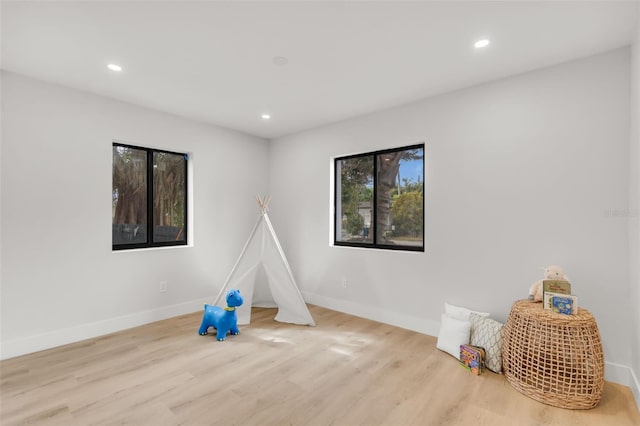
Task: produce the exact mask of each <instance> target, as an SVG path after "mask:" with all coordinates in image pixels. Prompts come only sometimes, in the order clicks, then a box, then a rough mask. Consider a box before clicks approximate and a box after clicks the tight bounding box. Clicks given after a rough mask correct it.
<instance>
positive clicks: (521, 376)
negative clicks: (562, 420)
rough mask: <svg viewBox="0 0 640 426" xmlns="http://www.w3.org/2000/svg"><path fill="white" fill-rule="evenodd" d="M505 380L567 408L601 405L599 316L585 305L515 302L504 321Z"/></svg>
mask: <svg viewBox="0 0 640 426" xmlns="http://www.w3.org/2000/svg"><path fill="white" fill-rule="evenodd" d="M503 333H504V334H503V345H502V358H503V368H504V374H505V377H506V379H507V381H508V382H509V383H510V384H511V386H513V387H514V388H515V389H516V390H518V391H520V392H521V393H523V394H524V395H527V396H528V397H530V398H533V399H535V400H536V401H539V402H542V403H544V404H548V405H553V406H555V407H561V408H569V409H588V408H593V407H595V406H596V405H598V402H600V399H601V398H602V388H603V386H604V355H603V353H602V342H601V340H600V332H599V331H598V325H597V324H596V321H595V319H594V318H593V316H592V315H591V313H590V312H589V311H587V310H586V309H581V308H579V309H578V314H577V315H562V314H558V313H555V312H552V311H550V310H545V309H543V308H542V303H540V302H538V303H536V302H532V301H529V300H519V301H517V302H515V303H514V304H513V306H512V308H511V312H510V313H509V318H508V320H507V323H506V324H505V327H504V332H503Z"/></svg>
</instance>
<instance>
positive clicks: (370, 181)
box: [335, 145, 424, 251]
mask: <svg viewBox="0 0 640 426" xmlns="http://www.w3.org/2000/svg"><path fill="white" fill-rule="evenodd" d="M335 173H336V177H335V184H336V187H335V195H336V203H335V204H336V205H335V244H336V245H347V246H358V247H371V248H386V249H400V250H414V251H423V250H424V145H414V146H409V147H403V148H398V149H390V150H385V151H378V152H373V153H366V154H359V155H352V156H348V157H341V158H336V160H335Z"/></svg>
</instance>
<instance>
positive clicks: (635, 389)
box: [604, 361, 640, 410]
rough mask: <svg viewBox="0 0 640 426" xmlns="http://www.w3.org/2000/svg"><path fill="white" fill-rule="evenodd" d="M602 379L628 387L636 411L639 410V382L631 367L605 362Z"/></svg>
mask: <svg viewBox="0 0 640 426" xmlns="http://www.w3.org/2000/svg"><path fill="white" fill-rule="evenodd" d="M604 378H605V380H608V381H610V382H613V383H618V384H620V385H623V386H628V387H629V389H631V393H633V397H634V398H635V399H636V405H637V406H638V410H640V381H638V376H636V374H635V372H634V371H633V369H632V368H631V367H628V366H626V365H622V364H616V363H615V362H607V361H605V363H604Z"/></svg>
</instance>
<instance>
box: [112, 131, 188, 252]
mask: <svg viewBox="0 0 640 426" xmlns="http://www.w3.org/2000/svg"><path fill="white" fill-rule="evenodd" d="M187 161H188V156H187V155H186V154H180V153H176V152H168V151H160V150H155V149H149V148H141V147H137V146H130V145H123V144H119V143H114V144H113V186H112V196H113V199H112V209H111V219H112V220H111V222H112V228H113V234H112V246H113V250H123V249H133V248H145V247H165V246H179V245H186V244H187Z"/></svg>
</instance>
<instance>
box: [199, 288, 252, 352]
mask: <svg viewBox="0 0 640 426" xmlns="http://www.w3.org/2000/svg"><path fill="white" fill-rule="evenodd" d="M243 302H244V299H243V298H242V295H241V294H240V290H231V291H229V292H228V293H227V307H226V308H224V309H222V308H221V307H219V306H211V305H207V304H205V305H204V315H203V316H202V324H200V329H199V330H198V334H200V335H201V336H204V335H205V334H207V330H208V329H209V327H213V328H215V329H216V330H217V333H216V338H217V339H218V341H220V342H222V341H223V340H224V339H226V338H227V333H229V332H230V333H231V334H234V335H235V334H240V330H239V329H238V316H237V315H236V308H237V307H238V306H241V305H242V303H243Z"/></svg>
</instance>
